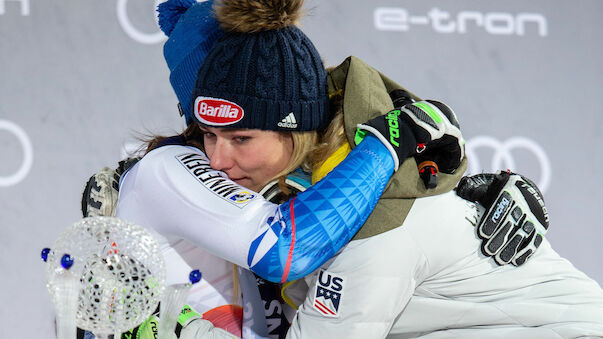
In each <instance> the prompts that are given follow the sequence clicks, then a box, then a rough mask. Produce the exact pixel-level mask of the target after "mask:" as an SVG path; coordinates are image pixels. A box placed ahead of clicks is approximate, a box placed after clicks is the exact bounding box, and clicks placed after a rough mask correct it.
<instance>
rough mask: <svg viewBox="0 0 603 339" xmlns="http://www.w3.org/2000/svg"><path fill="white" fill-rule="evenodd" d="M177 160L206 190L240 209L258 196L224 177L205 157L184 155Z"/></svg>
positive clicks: (177, 157) (191, 154)
mask: <svg viewBox="0 0 603 339" xmlns="http://www.w3.org/2000/svg"><path fill="white" fill-rule="evenodd" d="M176 159H177V160H178V162H179V163H180V164H181V165H182V166H184V168H186V170H187V171H188V172H189V173H190V174H192V175H193V176H194V177H195V178H196V179H197V180H198V181H199V182H200V183H201V184H203V186H204V187H205V188H207V189H209V190H210V191H211V192H212V193H214V194H216V195H217V196H219V197H220V198H222V199H224V200H226V201H228V202H229V203H231V204H233V205H235V206H237V207H239V208H242V207H244V206H245V205H247V203H248V202H250V201H251V200H252V199H253V198H255V196H256V194H254V193H253V192H250V191H248V190H247V189H245V188H244V187H241V186H239V185H237V184H235V183H234V182H232V181H230V180H228V179H227V178H225V177H223V176H222V174H221V172H218V171H216V170H215V169H213V168H211V166H210V165H209V160H207V158H206V157H205V156H203V155H200V154H196V153H184V154H179V155H177V156H176Z"/></svg>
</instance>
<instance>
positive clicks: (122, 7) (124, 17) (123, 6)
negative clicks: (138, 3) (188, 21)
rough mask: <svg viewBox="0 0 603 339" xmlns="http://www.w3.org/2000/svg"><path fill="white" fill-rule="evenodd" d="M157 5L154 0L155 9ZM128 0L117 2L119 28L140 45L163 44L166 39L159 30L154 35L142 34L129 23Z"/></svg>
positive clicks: (156, 1)
mask: <svg viewBox="0 0 603 339" xmlns="http://www.w3.org/2000/svg"><path fill="white" fill-rule="evenodd" d="M158 4H159V0H155V7H154V8H157V5H158ZM127 7H128V0H118V1H117V19H118V20H119V24H120V25H121V27H122V28H123V29H124V31H125V32H126V34H127V35H128V36H129V37H130V38H132V39H134V40H136V41H138V42H140V43H141V44H147V45H152V44H158V43H160V42H163V41H164V40H165V39H167V37H166V36H165V34H163V32H162V31H161V30H159V31H158V32H155V33H144V32H141V31H139V30H138V29H137V28H136V27H134V25H132V22H131V21H130V18H129V17H128V10H127ZM154 17H155V22H157V13H156V12H155V15H154Z"/></svg>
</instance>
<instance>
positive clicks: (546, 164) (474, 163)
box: [465, 136, 551, 193]
mask: <svg viewBox="0 0 603 339" xmlns="http://www.w3.org/2000/svg"><path fill="white" fill-rule="evenodd" d="M478 148H489V149H492V150H494V155H493V156H492V161H491V163H490V168H489V169H487V168H484V167H483V165H482V163H481V161H480V158H479V157H478V155H477V152H476V150H477V149H478ZM516 150H523V151H527V152H529V153H530V154H531V155H533V157H534V159H535V161H536V162H538V165H539V167H540V168H539V171H540V176H539V177H538V176H534V175H533V174H532V173H521V174H524V175H526V176H527V177H529V178H530V179H532V180H534V182H536V184H537V185H538V187H539V188H540V190H541V191H542V192H543V193H544V192H546V190H547V188H548V187H549V185H550V184H551V162H550V161H549V158H548V156H547V155H546V153H545V151H544V149H543V148H542V147H540V145H538V144H537V143H536V142H534V141H533V140H531V139H528V138H525V137H512V138H509V139H507V140H506V141H504V142H500V141H499V140H497V139H495V138H493V137H490V136H477V137H474V138H472V139H471V140H467V144H466V146H465V153H466V154H467V158H468V159H469V166H468V169H467V172H469V174H477V173H481V172H483V171H498V170H503V169H511V170H516V169H517V166H516V163H515V158H514V156H513V154H514V152H515V151H516Z"/></svg>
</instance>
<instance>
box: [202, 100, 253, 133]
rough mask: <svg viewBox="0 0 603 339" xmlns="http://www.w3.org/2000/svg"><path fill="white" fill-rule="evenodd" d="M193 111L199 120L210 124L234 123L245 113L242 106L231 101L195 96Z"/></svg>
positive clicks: (224, 124) (223, 124)
mask: <svg viewBox="0 0 603 339" xmlns="http://www.w3.org/2000/svg"><path fill="white" fill-rule="evenodd" d="M194 113H195V117H196V118H197V120H199V122H201V123H203V124H206V125H211V126H226V125H231V124H234V123H236V122H238V121H240V120H241V119H243V115H244V114H245V113H244V111H243V108H241V106H239V105H237V104H235V103H234V102H232V101H228V100H224V99H220V98H210V97H197V99H195V112H194Z"/></svg>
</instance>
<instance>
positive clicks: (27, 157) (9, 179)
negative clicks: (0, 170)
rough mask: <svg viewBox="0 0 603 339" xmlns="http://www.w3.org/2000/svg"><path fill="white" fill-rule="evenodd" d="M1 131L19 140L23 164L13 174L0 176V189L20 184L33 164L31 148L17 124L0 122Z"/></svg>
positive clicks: (6, 121)
mask: <svg viewBox="0 0 603 339" xmlns="http://www.w3.org/2000/svg"><path fill="white" fill-rule="evenodd" d="M3 130H6V131H8V132H9V133H11V134H12V135H14V136H15V137H17V140H19V143H20V144H21V148H22V149H23V162H22V163H21V166H20V167H19V169H17V171H16V172H15V173H14V174H11V175H9V176H0V187H5V186H13V185H16V184H18V183H20V182H21V181H22V180H23V179H25V177H26V176H27V174H29V171H30V170H31V165H32V164H33V147H32V146H31V141H30V140H29V137H28V136H27V133H25V131H24V130H23V129H22V128H21V127H19V126H18V125H17V124H15V123H13V122H11V121H8V120H0V131H3Z"/></svg>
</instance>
